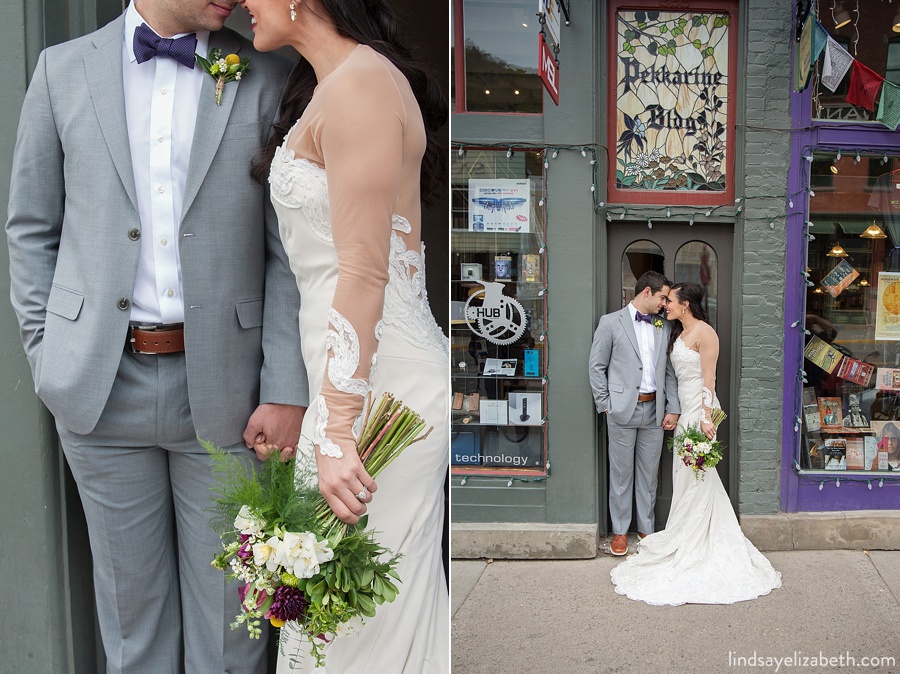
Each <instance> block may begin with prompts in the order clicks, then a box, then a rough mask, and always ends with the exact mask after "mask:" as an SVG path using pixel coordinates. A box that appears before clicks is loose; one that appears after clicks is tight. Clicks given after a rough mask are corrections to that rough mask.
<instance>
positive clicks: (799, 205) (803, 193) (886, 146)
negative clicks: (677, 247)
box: [781, 43, 900, 512]
mask: <svg viewBox="0 0 900 674" xmlns="http://www.w3.org/2000/svg"><path fill="white" fill-rule="evenodd" d="M797 46H798V44H797V43H795V44H794V48H795V49H796V48H797ZM814 87H815V85H814V84H811V85H810V86H809V87H808V88H807V89H806V90H805V91H803V92H799V93H798V92H796V91H794V92H792V93H791V95H790V107H791V118H792V128H793V129H794V132H793V134H792V160H791V167H790V171H789V175H788V189H787V192H788V198H787V199H786V200H785V207H786V213H787V218H786V236H787V241H786V270H787V272H786V279H785V313H784V337H785V339H784V364H785V367H784V401H783V402H784V410H785V414H784V422H783V432H782V463H781V510H782V511H783V512H797V511H812V512H815V511H839V510H892V509H900V472H897V471H893V472H883V473H881V474H873V473H872V472H869V471H865V472H862V471H861V472H860V473H859V474H857V475H854V473H853V471H831V472H829V473H826V472H825V471H818V472H816V471H809V470H806V471H801V470H800V469H799V463H797V458H798V447H799V445H800V442H801V432H800V430H799V428H800V421H799V415H798V414H797V411H798V410H800V409H801V408H800V403H799V401H800V396H801V386H802V385H803V384H801V383H800V382H801V380H802V378H803V375H802V374H801V373H800V372H801V371H800V368H801V367H803V366H804V365H803V364H804V361H803V354H802V349H803V344H804V326H805V319H804V317H805V315H806V312H807V310H808V309H807V307H806V301H805V299H804V298H805V297H806V295H807V292H806V291H807V279H806V278H805V277H804V269H808V268H807V263H808V258H807V246H808V245H809V241H808V239H807V232H809V233H812V234H816V228H815V227H814V226H813V228H812V229H808V228H807V224H808V221H809V220H810V219H811V217H810V196H809V194H810V191H811V188H810V173H811V168H810V167H811V157H810V159H808V155H809V156H811V155H812V154H813V153H826V154H827V153H838V152H839V151H840V152H843V154H844V156H848V155H849V156H851V157H852V156H854V155H856V153H863V154H868V155H870V156H871V155H872V154H877V155H884V156H885V157H886V156H887V155H890V156H891V157H892V158H896V157H897V156H898V155H900V132H898V131H891V130H889V129H888V128H886V127H885V126H884V125H882V124H880V123H878V122H873V121H864V122H853V121H832V120H827V121H825V120H817V119H813V115H812V108H813V89H814ZM837 156H838V159H840V155H839V154H838V155H837ZM856 156H857V162H858V161H859V159H858V155H856ZM835 173H836V171H835ZM791 203H792V204H793V205H792V206H791Z"/></svg>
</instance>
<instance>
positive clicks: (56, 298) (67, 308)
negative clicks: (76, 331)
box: [47, 284, 84, 321]
mask: <svg viewBox="0 0 900 674" xmlns="http://www.w3.org/2000/svg"><path fill="white" fill-rule="evenodd" d="M83 305H84V293H80V292H78V291H77V290H70V289H69V288H64V287H63V286H58V285H56V284H53V285H52V286H51V287H50V296H49V297H48V298H47V312H48V313H51V314H56V315H57V316H62V317H63V318H67V319H69V320H70V321H74V320H75V319H76V318H78V314H80V313H81V307H82V306H83Z"/></svg>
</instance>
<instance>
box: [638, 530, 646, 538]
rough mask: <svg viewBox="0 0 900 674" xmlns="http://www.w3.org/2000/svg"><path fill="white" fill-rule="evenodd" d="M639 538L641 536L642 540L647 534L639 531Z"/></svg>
mask: <svg viewBox="0 0 900 674" xmlns="http://www.w3.org/2000/svg"><path fill="white" fill-rule="evenodd" d="M638 538H640V539H641V540H644V539H645V538H647V534H642V533H641V532H640V531H639V532H638Z"/></svg>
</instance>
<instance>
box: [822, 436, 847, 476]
mask: <svg viewBox="0 0 900 674" xmlns="http://www.w3.org/2000/svg"><path fill="white" fill-rule="evenodd" d="M823 453H824V455H825V470H845V469H846V468H847V439H846V438H826V439H825V446H824V448H823Z"/></svg>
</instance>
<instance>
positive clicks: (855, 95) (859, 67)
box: [847, 60, 884, 111]
mask: <svg viewBox="0 0 900 674" xmlns="http://www.w3.org/2000/svg"><path fill="white" fill-rule="evenodd" d="M882 82H884V78H883V77H882V76H881V75H879V74H878V73H876V72H875V71H874V70H872V69H871V68H868V67H866V66H864V65H863V64H862V63H860V62H859V61H857V60H854V61H853V67H852V68H851V69H850V91H848V92H847V102H848V103H852V104H853V105H859V106H861V107H863V108H865V109H866V110H869V111H874V110H875V96H877V95H878V89H879V88H881V83H882Z"/></svg>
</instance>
